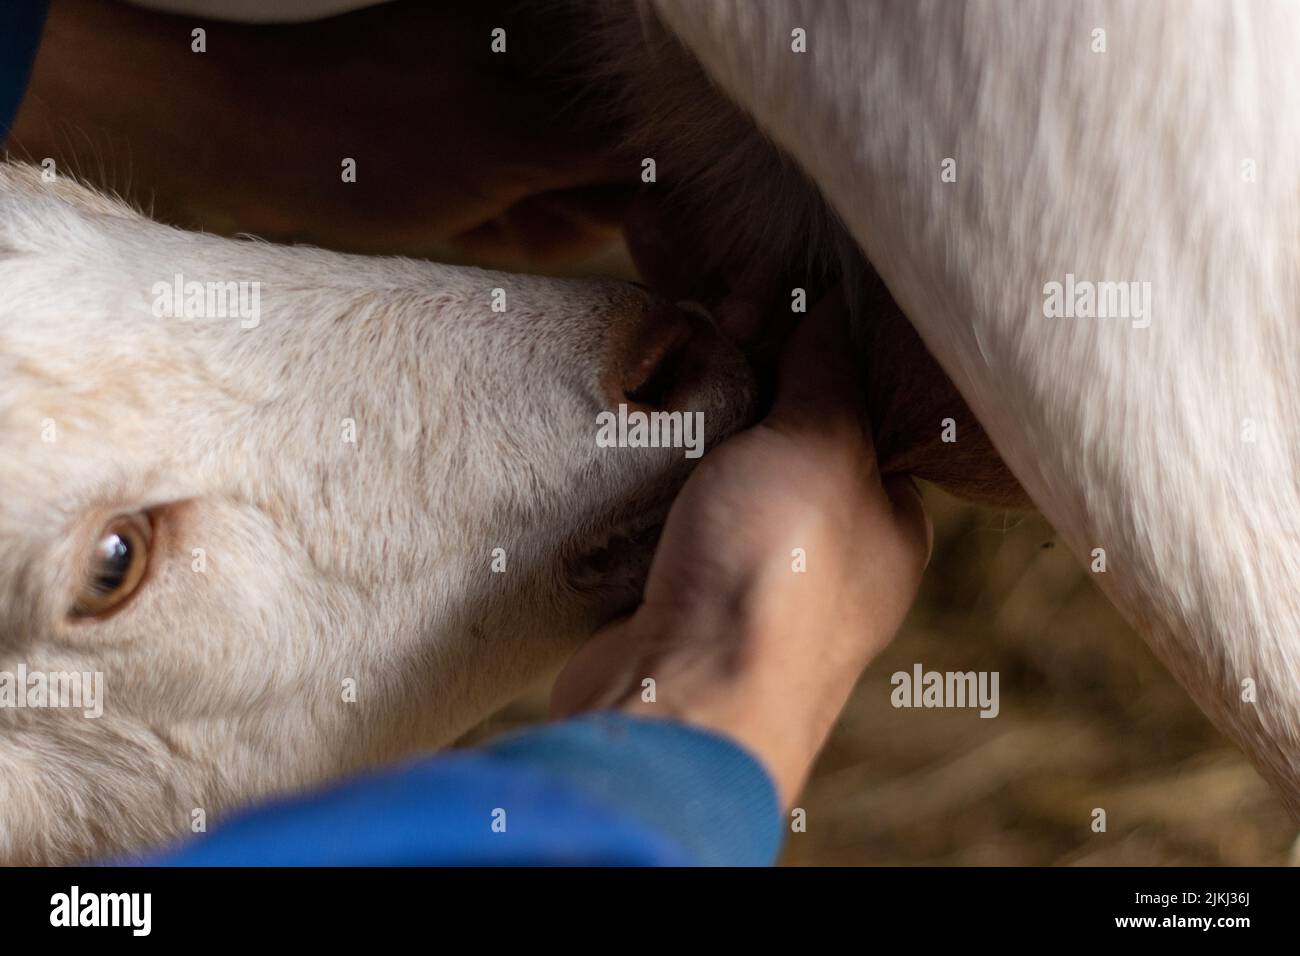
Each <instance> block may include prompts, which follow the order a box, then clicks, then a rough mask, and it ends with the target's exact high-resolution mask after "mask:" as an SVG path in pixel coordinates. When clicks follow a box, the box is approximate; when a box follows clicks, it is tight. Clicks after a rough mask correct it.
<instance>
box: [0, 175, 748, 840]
mask: <svg viewBox="0 0 1300 956" xmlns="http://www.w3.org/2000/svg"><path fill="white" fill-rule="evenodd" d="M214 302H220V303H224V304H225V305H226V306H227V307H228V308H227V309H225V310H224V311H225V312H226V313H227V314H226V315H225V316H224V317H223V316H221V315H220V314H218V315H213V314H211V312H212V310H213V304H214ZM236 303H237V304H236ZM494 306H496V309H495V310H494ZM217 311H218V313H219V312H221V311H222V310H221V309H220V307H219V306H218V308H217ZM195 312H198V313H202V314H201V315H200V316H197V317H196V316H194V315H192V313H195ZM230 313H234V314H230ZM187 316H189V317H187ZM619 404H627V405H629V406H630V407H631V409H632V410H633V411H636V410H641V411H649V410H653V409H658V410H678V411H683V412H686V413H687V415H686V416H685V419H684V422H683V423H684V424H687V425H690V424H694V423H695V422H696V416H695V414H694V413H702V414H703V418H702V423H703V434H702V435H696V436H694V438H695V440H696V442H697V443H698V441H699V440H702V441H703V442H704V443H705V444H706V445H707V444H711V443H713V442H716V441H717V440H719V439H720V438H721V437H722V436H724V435H725V434H727V433H728V432H730V431H733V430H734V429H736V428H737V427H739V426H741V425H742V424H743V423H744V422H745V421H746V420H747V419H748V417H749V416H750V415H751V413H752V407H753V388H752V379H751V375H750V372H749V371H748V368H747V366H746V365H745V363H744V361H743V360H742V358H741V357H740V355H739V353H737V352H736V351H735V350H734V349H733V348H732V347H731V346H729V345H727V344H726V343H725V342H724V341H723V340H721V339H720V338H719V337H718V336H717V335H716V334H715V333H714V332H713V331H712V330H711V328H710V327H709V324H708V323H707V322H706V321H702V320H700V319H698V318H696V317H693V316H687V315H686V314H684V313H683V312H681V311H680V310H677V309H675V308H673V307H672V306H669V305H668V304H667V303H664V302H660V301H657V300H654V299H652V298H651V297H650V296H648V295H647V294H645V293H643V292H642V291H640V290H639V289H636V288H634V287H632V286H629V285H625V284H622V283H617V282H613V281H573V280H556V279H543V278H535V277H525V276H517V275H505V274H500V273H489V272H483V271H479V270H475V269H467V268H451V267H446V266H439V265H432V264H429V263H425V262H417V261H411V260H404V259H378V258H364V257H355V256H345V255H339V254H335V253H330V252H325V251H321V250H318V249H312V248H297V247H284V246H275V245H270V244H267V243H263V242H258V241H249V240H230V239H223V238H217V237H213V236H207V235H199V234H194V233H186V232H181V231H178V230H175V229H171V228H168V227H165V226H162V225H159V224H157V223H154V222H152V221H150V220H148V219H146V218H144V217H143V216H141V215H139V214H137V213H135V212H133V211H131V210H129V209H127V208H126V207H124V206H122V205H120V204H118V203H116V202H114V201H112V200H109V199H106V198H104V197H102V196H100V195H97V194H95V193H93V192H91V191H89V190H86V189H83V188H81V187H79V186H77V185H75V184H72V183H69V182H66V181H59V182H57V183H46V182H42V181H41V178H40V175H39V174H38V173H37V172H36V171H34V170H32V169H30V168H25V167H20V166H7V167H0V448H2V449H3V452H2V453H0V861H4V862H62V861H69V860H76V859H82V858H87V857H93V856H96V855H102V854H106V853H114V852H119V851H123V850H127V849H132V848H136V847H141V846H146V845H150V844H155V843H158V842H159V841H162V840H165V839H167V838H169V837H171V836H174V835H177V834H181V833H186V832H188V831H189V830H190V827H191V822H192V820H194V819H196V818H197V815H196V813H195V811H202V812H203V813H204V814H205V815H207V816H209V817H211V816H212V815H215V814H219V813H220V812H222V811H223V810H224V809H226V808H229V807H231V806H234V805H237V804H240V803H243V802H246V801H248V800H250V799H253V798H256V797H259V796H262V795H265V794H270V793H274V792H277V791H283V790H287V789H293V788H299V787H304V786H307V785H310V784H313V783H315V782H318V781H320V780H322V779H326V778H328V777H330V776H332V775H336V774H339V773H343V772H346V771H349V770H351V769H354V768H356V767H359V766H362V765H365V764H368V763H372V762H375V761H380V760H385V759H390V758H393V757H395V756H398V755H401V754H403V753H406V752H409V751H411V750H413V749H416V748H419V747H424V746H429V745H433V744H437V743H442V742H446V741H448V740H449V739H451V738H453V737H454V736H455V735H456V734H457V733H459V732H461V731H462V730H464V729H465V728H466V727H468V726H469V725H470V724H472V723H473V722H474V721H476V720H478V719H480V718H482V717H483V716H484V715H486V714H487V713H488V712H490V711H491V710H492V709H493V708H495V707H497V706H498V705H500V704H501V703H503V702H504V701H505V700H507V699H508V698H509V697H510V696H511V695H512V694H514V693H516V692H517V691H518V690H519V689H520V688H521V687H522V686H524V685H525V684H526V683H527V682H528V681H530V680H532V679H535V678H536V677H537V676H538V675H539V674H540V673H542V672H543V671H544V670H545V669H546V668H547V667H549V666H552V665H554V664H555V663H557V662H558V661H559V660H561V659H562V658H563V657H564V655H565V654H566V653H567V652H568V651H569V650H571V649H572V647H573V644H574V640H575V639H576V638H579V637H581V636H584V635H586V634H588V633H590V632H591V631H592V630H593V629H594V628H595V627H597V626H598V625H599V624H600V623H601V622H602V621H604V620H606V619H608V618H609V617H611V616H613V615H614V614H616V613H618V612H619V611H621V610H624V609H626V608H628V607H629V606H630V605H631V604H633V603H634V602H635V601H636V599H637V596H638V594H639V589H640V585H641V582H642V577H643V574H644V571H645V568H646V566H647V564H648V558H649V555H650V552H651V547H652V544H653V537H654V532H655V529H656V527H657V524H658V523H659V522H660V521H661V519H662V517H663V515H664V513H665V511H666V507H667V502H668V500H669V499H670V497H671V495H672V493H673V492H674V491H675V490H676V488H677V487H678V485H679V484H680V482H681V480H683V479H684V477H685V474H686V473H687V471H688V470H689V468H690V466H691V464H692V460H693V454H694V453H693V452H692V451H691V449H689V448H682V447H639V448H634V447H615V448H608V447H601V446H600V444H598V441H597V437H598V431H599V428H598V425H599V423H598V416H599V414H600V413H601V412H602V411H611V410H615V409H617V406H618V405H619ZM678 434H679V436H680V437H684V438H690V437H691V433H690V431H689V429H683V430H682V432H679V433H678ZM20 675H21V676H22V678H23V679H22V680H21V681H20V680H19V677H20ZM59 675H86V682H87V684H86V687H84V688H82V692H83V695H84V697H85V699H83V700H81V701H80V702H79V703H80V704H81V706H77V707H55V706H48V704H50V703H54V702H55V701H49V700H48V699H47V705H46V706H40V704H41V697H42V694H41V693H39V692H37V691H36V690H35V688H37V687H38V686H39V684H40V682H41V681H42V680H45V681H53V682H54V686H47V688H46V691H45V693H44V696H45V697H46V698H49V697H57V696H58V694H57V691H56V690H55V687H56V686H57V685H58V683H59V681H60V680H61V678H60V677H59ZM95 675H98V676H95ZM6 680H7V682H8V685H9V687H8V697H7V698H6V689H5V686H4V682H5V681H6ZM96 681H98V682H99V685H98V693H97V694H96V693H95V691H94V687H95V682H96ZM65 689H66V688H65ZM94 697H98V700H97V701H96V700H94V699H92V698H94ZM64 702H65V703H66V702H67V701H64ZM33 704H34V706H33ZM96 708H99V709H101V710H102V713H101V714H100V715H99V716H91V717H87V716H86V712H87V711H90V712H92V713H93V711H94V710H95V709H96Z"/></svg>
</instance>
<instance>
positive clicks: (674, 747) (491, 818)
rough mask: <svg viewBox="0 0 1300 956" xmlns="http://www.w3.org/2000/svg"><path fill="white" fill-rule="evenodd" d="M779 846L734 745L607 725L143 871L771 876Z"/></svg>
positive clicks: (334, 806) (647, 726) (571, 725)
mask: <svg viewBox="0 0 1300 956" xmlns="http://www.w3.org/2000/svg"><path fill="white" fill-rule="evenodd" d="M781 833H782V825H781V815H780V809H779V807H778V805H777V800H776V793H775V790H774V788H773V786H772V782H771V780H770V779H769V777H768V775H767V772H766V771H765V770H764V769H763V768H762V767H761V766H760V765H759V763H758V761H757V760H755V759H754V757H752V756H751V755H750V754H749V753H748V752H747V751H745V750H743V749H742V748H741V747H739V746H738V745H737V744H735V743H733V742H731V741H730V740H728V739H726V738H724V737H721V736H719V735H717V734H713V733H710V732H707V731H703V730H699V729H696V728H693V727H689V726H687V725H685V724H679V723H673V722H670V721H665V720H651V719H646V718H636V717H630V716H626V715H621V714H612V713H604V714H589V715H585V716H582V717H578V718H574V719H571V720H567V721H563V722H561V723H556V724H549V725H546V726H543V727H540V728H538V729H535V730H529V731H526V732H523V733H520V734H517V735H514V736H510V737H507V738H504V739H501V740H499V741H496V742H493V743H491V744H489V745H487V746H485V747H483V748H481V749H479V750H470V751H451V752H448V753H444V754H441V755H438V756H433V757H428V758H424V759H421V760H418V761H415V762H413V763H410V764H407V765H405V766H402V767H398V768H396V769H391V770H386V771H382V772H377V773H372V774H369V775H366V776H363V777H360V778H358V779H355V780H352V781H349V782H347V783H343V784H341V785H337V786H334V787H332V788H330V789H328V790H324V791H321V792H317V793H311V794H307V795H305V796H300V797H295V798H291V799H288V800H283V801H280V802H277V803H273V804H269V805H266V806H262V807H259V808H256V809H253V810H251V811H248V812H245V813H244V814H242V815H240V816H237V817H235V818H232V819H231V820H229V821H228V822H225V823H224V824H222V825H221V826H219V827H218V828H216V829H215V830H214V831H213V832H212V833H210V834H206V835H204V836H202V837H200V838H198V839H196V840H194V841H193V842H190V843H187V844H185V845H183V846H181V847H179V848H177V849H175V850H173V851H171V852H169V853H166V854H164V855H162V856H159V857H154V858H152V859H146V860H143V861H141V862H144V863H147V864H150V865H168V866H170V865H178V866H344V865H358V866H394V865H395V866H426V865H427V866H442V865H453V866H473V865H561V866H564V865H575V866H592V865H596V866H600V865H613V866H625V865H631V866H637V865H670V866H682V865H732V866H744V865H767V864H770V863H772V862H773V861H774V860H775V858H776V855H777V852H778V850H779V849H780V843H781Z"/></svg>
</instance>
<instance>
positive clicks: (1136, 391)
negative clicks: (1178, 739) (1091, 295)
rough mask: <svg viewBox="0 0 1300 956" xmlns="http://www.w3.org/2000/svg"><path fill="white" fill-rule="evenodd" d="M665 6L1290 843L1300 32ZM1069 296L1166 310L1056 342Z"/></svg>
mask: <svg viewBox="0 0 1300 956" xmlns="http://www.w3.org/2000/svg"><path fill="white" fill-rule="evenodd" d="M653 4H654V7H655V8H656V10H657V11H658V12H659V14H660V15H661V16H662V18H663V19H664V20H665V22H666V23H667V24H668V25H669V27H670V28H671V29H673V30H674V32H675V33H676V34H677V35H678V37H679V38H680V39H681V40H682V41H683V42H684V43H685V44H686V45H687V46H688V47H689V48H690V49H691V50H692V52H694V53H695V55H696V56H697V57H698V58H699V60H700V61H701V63H702V64H703V65H704V66H705V68H706V69H707V70H708V71H709V73H710V74H711V76H712V77H713V78H714V80H715V81H716V82H717V83H719V84H720V85H721V87H722V88H723V89H724V90H725V91H726V92H727V93H728V94H729V95H730V96H731V97H733V98H734V99H735V101H736V102H738V103H739V104H740V105H741V106H742V107H744V108H745V109H747V110H748V111H749V112H750V113H751V114H752V116H753V117H754V118H755V120H756V122H757V123H758V124H759V126H760V127H762V128H763V129H764V130H765V131H766V132H767V133H768V134H769V135H770V136H771V137H772V138H773V139H774V140H775V141H776V142H777V144H778V145H780V146H781V147H782V148H784V149H785V150H786V151H787V152H788V153H789V154H790V155H791V156H792V157H794V158H795V159H796V160H797V161H798V162H799V163H800V164H801V165H802V166H803V168H804V169H805V171H806V172H807V173H808V174H809V175H810V176H811V178H812V179H813V180H814V181H815V182H816V183H817V184H818V186H819V187H820V188H821V190H822V192H823V194H824V195H825V196H826V198H827V200H828V201H829V202H830V204H831V205H832V207H833V208H834V209H835V210H836V211H837V212H838V214H839V215H840V216H841V217H842V218H843V220H844V221H845V223H846V225H847V226H848V228H849V229H850V231H851V232H852V233H853V235H854V237H855V238H856V239H857V241H858V243H859V244H860V246H861V247H862V249H863V251H864V252H865V253H866V255H867V256H868V258H869V259H870V261H871V262H872V264H873V265H874V266H875V267H876V269H877V270H878V271H879V272H880V274H881V276H882V277H883V278H884V280H885V281H886V283H887V284H888V286H889V288H890V291H891V292H892V293H893V295H894V297H895V299H896V300H897V301H898V302H899V304H900V305H901V306H902V308H903V310H904V311H905V312H906V314H907V315H908V317H909V318H910V319H911V320H912V322H913V324H914V325H915V326H916V327H917V329H918V330H919V332H920V333H921V335H922V337H923V338H924V340H925V342H926V344H927V345H928V347H929V348H930V350H931V351H932V352H933V353H934V355H935V356H936V357H937V358H938V359H939V361H940V363H941V364H942V365H943V367H944V369H945V370H946V371H947V373H948V374H949V375H950V376H951V377H952V379H953V381H954V382H955V383H956V384H957V386H958V388H959V389H960V390H961V392H962V394H963V395H964V397H965V398H966V399H967V401H968V402H969V403H970V405H971V407H972V409H973V410H974V411H975V413H976V415H977V416H978V417H979V419H980V421H981V423H982V424H983V425H984V427H985V429H986V430H987V431H988V433H989V435H990V437H991V438H992V439H993V442H994V444H995V445H996V446H997V448H998V450H999V451H1000V452H1001V454H1002V456H1003V457H1004V459H1005V460H1006V461H1007V463H1008V464H1009V465H1010V466H1011V469H1012V471H1013V472H1014V473H1015V474H1016V476H1017V477H1018V478H1019V480H1020V482H1021V483H1022V485H1023V486H1024V487H1025V489H1026V490H1027V491H1028V492H1029V494H1030V495H1031V497H1032V498H1033V499H1034V500H1035V502H1036V503H1037V504H1038V506H1039V507H1040V508H1041V509H1042V511H1043V513H1044V514H1045V515H1046V516H1047V517H1048V518H1049V519H1050V520H1051V521H1052V522H1053V524H1054V525H1055V526H1056V527H1057V529H1058V530H1059V531H1060V532H1061V534H1062V535H1063V536H1064V538H1065V540H1066V541H1067V543H1068V544H1069V545H1070V547H1071V548H1072V550H1073V551H1074V552H1075V553H1076V555H1078V556H1079V557H1080V558H1081V559H1083V560H1086V561H1089V562H1091V554H1092V552H1093V549H1096V548H1103V549H1104V550H1105V553H1106V557H1107V571H1106V573H1104V574H1099V575H1098V576H1097V577H1098V582H1099V583H1100V585H1101V587H1102V588H1103V589H1104V590H1105V592H1106V593H1107V595H1108V596H1109V597H1110V598H1111V599H1112V600H1113V601H1114V602H1115V603H1116V605H1117V606H1118V607H1119V608H1120V609H1121V611H1123V612H1124V613H1125V614H1126V616H1127V617H1128V618H1129V620H1130V621H1131V622H1132V623H1133V624H1134V625H1135V626H1136V627H1137V628H1138V629H1139V630H1140V631H1141V632H1142V633H1143V635H1144V636H1145V637H1146V638H1147V640H1148V641H1149V642H1150V644H1151V646H1152V647H1153V648H1154V650H1155V652H1156V654H1157V655H1158V656H1159V657H1160V658H1161V659H1162V660H1163V661H1164V663H1165V664H1166V665H1167V666H1168V667H1169V668H1170V669H1171V670H1172V671H1173V673H1174V674H1175V675H1176V676H1177V677H1178V679H1179V680H1180V681H1181V682H1182V683H1183V685H1184V686H1185V687H1186V688H1187V689H1188V691H1189V692H1190V693H1191V695H1192V696H1193V697H1194V698H1195V699H1196V700H1197V702H1198V703H1199V704H1200V705H1201V707H1202V708H1203V709H1204V710H1205V711H1206V712H1207V714H1209V716H1210V717H1211V718H1212V719H1213V720H1214V721H1215V723H1216V724H1217V725H1218V726H1219V727H1220V728H1222V729H1223V730H1224V731H1225V732H1227V733H1228V734H1229V735H1230V736H1232V737H1233V738H1235V739H1236V740H1237V741H1238V743H1239V744H1240V745H1241V746H1242V747H1244V748H1245V749H1246V750H1247V751H1248V752H1249V753H1250V754H1251V756H1252V757H1253V759H1254V760H1255V762H1256V764H1257V765H1258V766H1259V768H1260V769H1261V771H1262V772H1263V773H1264V774H1265V775H1266V776H1268V777H1269V778H1270V779H1271V780H1272V781H1273V783H1274V784H1276V785H1277V786H1278V788H1279V789H1280V791H1281V793H1282V794H1283V796H1284V798H1285V799H1286V800H1287V801H1288V803H1289V805H1290V807H1291V809H1292V812H1293V813H1297V814H1300V558H1298V556H1297V544H1298V542H1297V530H1300V496H1298V486H1297V472H1296V449H1297V447H1300V445H1298V444H1297V441H1298V440H1300V408H1298V407H1297V400H1296V396H1297V394H1300V301H1298V300H1300V271H1298V270H1300V182H1298V181H1297V175H1296V172H1297V170H1298V169H1300V101H1297V100H1296V98H1295V96H1294V92H1295V91H1296V90H1298V89H1300V4H1295V3H1288V2H1285V0H1278V2H1270V0H1262V2H1256V3H1240V2H1231V0H1186V2H1177V3H1175V2H1153V0H1126V2H1121V0H1110V2H1104V0H1083V2H1071V3H1059V2H1051V0H1024V2H1002V0H968V2H955V0H916V2H914V0H907V2H898V3H873V2H853V0H779V2H769V0H759V2H751V0H710V2H708V3H697V2H694V0H653ZM796 28H802V29H804V30H806V32H807V50H808V52H807V53H806V54H799V53H794V52H792V49H791V31H792V30H794V29H796ZM1097 28H1101V29H1104V30H1105V32H1106V41H1107V50H1106V52H1104V53H1098V52H1093V31H1094V30H1095V29H1097ZM947 157H952V158H955V159H956V161H957V170H958V174H957V181H956V182H955V183H945V182H943V181H942V179H941V176H940V173H941V164H942V162H943V160H944V159H945V158H947ZM1247 159H1252V160H1254V162H1255V163H1256V166H1257V169H1258V177H1257V181H1255V182H1249V181H1246V179H1245V178H1244V177H1243V175H1242V170H1243V161H1244V160H1247ZM1067 273H1073V274H1075V275H1076V276H1079V277H1081V278H1089V279H1093V280H1109V281H1127V280H1134V281H1138V280H1141V281H1149V282H1151V283H1152V288H1153V302H1154V306H1153V312H1152V318H1151V326H1150V328H1147V329H1134V328H1132V327H1131V326H1130V324H1129V323H1128V322H1124V321H1119V322H1116V321H1115V320H1110V321H1108V322H1099V321H1097V320H1088V319H1072V320H1071V319H1047V318H1044V312H1043V289H1044V285H1045V283H1048V282H1051V281H1061V280H1063V279H1064V277H1065V276H1066V274H1067ZM1247 419H1249V420H1251V421H1253V422H1254V423H1255V424H1256V426H1257V428H1258V434H1257V440H1256V441H1255V442H1248V441H1243V436H1244V435H1245V434H1246V432H1247V426H1246V420H1247ZM935 427H936V428H938V427H939V424H938V423H936V425H935ZM1246 681H1252V682H1253V683H1254V686H1255V692H1256V694H1257V700H1256V701H1254V702H1252V701H1250V700H1248V699H1243V697H1246V698H1248V697H1249V696H1250V694H1249V693H1248V688H1249V686H1250V685H1248V684H1246V683H1245V682H1246Z"/></svg>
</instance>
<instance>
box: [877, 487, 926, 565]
mask: <svg viewBox="0 0 1300 956" xmlns="http://www.w3.org/2000/svg"><path fill="white" fill-rule="evenodd" d="M883 483H884V486H885V494H886V495H888V496H889V501H890V504H892V505H893V508H894V524H895V527H896V528H897V529H898V540H899V542H900V544H901V545H902V547H903V550H904V552H905V554H906V556H908V557H912V558H914V559H915V560H916V568H917V577H918V578H919V577H920V572H921V571H924V570H925V569H926V568H927V567H929V566H930V558H931V556H932V555H933V554H934V523H933V522H932V521H931V520H930V516H929V514H927V513H926V510H925V503H924V501H923V500H922V498H921V491H920V489H919V488H917V486H916V482H915V481H913V480H912V479H911V478H909V477H907V476H906V475H891V476H889V477H888V478H885V479H884V482H883Z"/></svg>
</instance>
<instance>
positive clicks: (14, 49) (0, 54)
mask: <svg viewBox="0 0 1300 956" xmlns="http://www.w3.org/2000/svg"><path fill="white" fill-rule="evenodd" d="M45 7H46V3H45V0H11V2H9V3H6V4H5V6H4V9H3V11H0V144H2V143H4V141H5V139H7V138H8V136H9V127H11V126H12V125H13V122H14V117H15V116H16V115H17V114H18V104H19V103H21V102H22V101H23V94H24V93H25V92H26V91H27V79H28V77H29V76H30V74H31V71H32V61H33V60H34V59H36V47H37V46H39V45H40V41H41V27H42V26H44V24H45Z"/></svg>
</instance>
